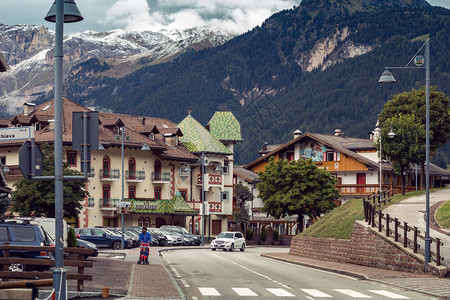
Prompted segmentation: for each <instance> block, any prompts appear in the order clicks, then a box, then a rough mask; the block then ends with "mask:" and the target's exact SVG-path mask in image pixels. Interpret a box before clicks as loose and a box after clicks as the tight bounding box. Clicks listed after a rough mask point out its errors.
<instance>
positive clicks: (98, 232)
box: [75, 228, 128, 250]
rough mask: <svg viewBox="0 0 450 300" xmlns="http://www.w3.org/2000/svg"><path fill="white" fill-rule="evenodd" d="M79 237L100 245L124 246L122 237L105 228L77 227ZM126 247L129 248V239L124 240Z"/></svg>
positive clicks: (110, 246) (108, 246) (116, 248)
mask: <svg viewBox="0 0 450 300" xmlns="http://www.w3.org/2000/svg"><path fill="white" fill-rule="evenodd" d="M75 231H76V233H77V234H78V236H77V237H78V238H79V239H82V240H86V241H88V242H91V243H94V244H96V245H97V246H98V247H107V248H113V249H114V250H119V249H121V248H122V244H121V241H122V237H121V236H118V235H115V234H111V232H109V231H108V230H106V229H103V228H76V229H75ZM124 243H125V248H128V242H127V240H125V241H124Z"/></svg>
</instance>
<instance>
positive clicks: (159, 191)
mask: <svg viewBox="0 0 450 300" xmlns="http://www.w3.org/2000/svg"><path fill="white" fill-rule="evenodd" d="M155 199H161V188H160V187H155Z"/></svg>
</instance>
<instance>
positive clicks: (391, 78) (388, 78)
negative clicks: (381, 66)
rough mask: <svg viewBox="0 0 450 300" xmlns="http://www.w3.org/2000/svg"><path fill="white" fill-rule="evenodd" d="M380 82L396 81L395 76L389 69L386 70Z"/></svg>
mask: <svg viewBox="0 0 450 300" xmlns="http://www.w3.org/2000/svg"><path fill="white" fill-rule="evenodd" d="M378 83H395V78H394V76H393V75H392V73H391V72H390V71H389V70H387V69H386V70H384V72H383V74H381V77H380V80H378Z"/></svg>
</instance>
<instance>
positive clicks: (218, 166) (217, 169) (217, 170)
mask: <svg viewBox="0 0 450 300" xmlns="http://www.w3.org/2000/svg"><path fill="white" fill-rule="evenodd" d="M214 171H216V172H222V166H221V165H217V167H216V168H215V169H214Z"/></svg>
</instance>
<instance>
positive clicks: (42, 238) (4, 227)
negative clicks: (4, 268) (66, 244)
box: [0, 219, 53, 272]
mask: <svg viewBox="0 0 450 300" xmlns="http://www.w3.org/2000/svg"><path fill="white" fill-rule="evenodd" d="M6 242H8V243H10V244H11V245H17V246H52V241H51V237H50V236H49V235H48V234H46V232H45V230H44V229H43V228H42V226H40V225H35V224H30V221H29V220H18V219H13V220H7V221H4V220H2V221H1V222H0V244H3V243H6ZM0 256H3V251H1V252H0ZM9 256H10V257H21V258H39V259H53V255H52V254H51V253H50V252H46V251H19V250H11V251H10V253H9ZM49 269H50V267H48V266H38V265H23V264H11V265H10V267H9V270H10V271H17V272H22V271H33V270H38V271H45V270H49Z"/></svg>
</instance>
